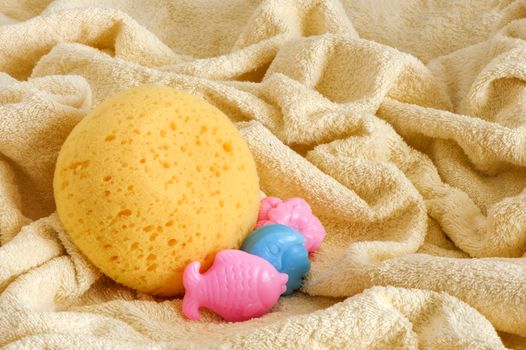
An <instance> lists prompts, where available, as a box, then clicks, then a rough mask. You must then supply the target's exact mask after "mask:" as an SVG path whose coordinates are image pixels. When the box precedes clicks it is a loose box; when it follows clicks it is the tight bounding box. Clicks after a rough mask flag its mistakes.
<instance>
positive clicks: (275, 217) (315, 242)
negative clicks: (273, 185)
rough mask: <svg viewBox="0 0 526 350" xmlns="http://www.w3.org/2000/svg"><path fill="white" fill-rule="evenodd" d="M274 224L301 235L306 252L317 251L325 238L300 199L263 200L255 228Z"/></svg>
mask: <svg viewBox="0 0 526 350" xmlns="http://www.w3.org/2000/svg"><path fill="white" fill-rule="evenodd" d="M275 224H280V225H285V226H289V227H291V228H293V229H294V230H296V231H298V232H299V233H301V234H302V235H303V237H305V244H304V247H305V249H307V251H308V252H314V251H316V250H318V249H319V248H320V245H321V242H322V241H323V238H324V237H325V229H324V228H323V225H322V224H321V222H320V220H318V218H317V217H316V216H314V214H313V213H312V210H311V208H310V206H309V204H308V203H307V202H306V201H305V200H304V199H302V198H289V199H287V200H284V201H282V200H281V199H279V198H277V197H266V198H263V199H262V200H261V204H260V207H259V216H258V221H257V223H256V228H260V227H262V226H266V225H275Z"/></svg>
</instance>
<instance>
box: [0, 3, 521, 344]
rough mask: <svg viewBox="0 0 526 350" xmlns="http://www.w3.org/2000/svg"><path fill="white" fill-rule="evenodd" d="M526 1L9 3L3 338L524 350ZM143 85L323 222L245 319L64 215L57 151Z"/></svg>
mask: <svg viewBox="0 0 526 350" xmlns="http://www.w3.org/2000/svg"><path fill="white" fill-rule="evenodd" d="M524 17H526V4H525V3H524V1H511V0H500V1H499V0H486V1H481V0H478V1H475V0H466V1H440V0H434V1H423V0H405V1H402V0H396V1H395V0H378V1H368V0H340V1H338V0H326V1H323V0H318V1H316V0H303V1H300V0H297V1H293V0H267V1H249V0H236V1H224V0H213V1H211V0H199V1H197V0H195V1H185V0H177V1H176V0H159V1H155V2H154V1H138V0H135V1H134V0H56V1H50V0H24V1H22V0H4V1H1V2H0V71H1V72H3V73H0V87H1V88H0V242H1V243H0V244H1V246H0V346H5V347H6V348H7V349H35V348H59V349H80V348H82V349H106V348H107V349H120V348H122V349H145V348H150V349H193V348H196V349H197V348H199V349H201V348H222V349H227V348H237V349H243V348H247V349H248V348H250V349H258V348H275V349H281V348H290V349H302V348H303V349H323V348H325V349H344V348H349V349H502V348H504V347H509V348H516V349H521V348H526V345H525V344H526V85H525V83H524V81H523V80H526V41H525V40H526V18H524ZM144 83H155V84H162V85H168V86H171V87H174V88H178V89H182V90H185V91H187V92H190V93H193V94H195V95H198V96H201V97H203V98H205V99H206V100H207V101H209V102H210V103H212V104H213V105H215V106H216V107H218V108H219V109H221V110H222V111H223V112H224V113H225V114H226V115H228V116H229V117H230V118H231V120H232V121H234V122H235V123H236V126H237V127H238V128H239V130H240V131H241V133H242V135H243V137H244V138H245V139H246V140H247V142H248V144H249V147H250V149H251V151H252V153H253V155H254V158H255V160H256V163H257V167H258V173H259V176H260V182H261V187H262V190H263V191H264V192H265V193H266V194H267V195H273V196H278V197H282V198H287V197H296V196H298V197H303V198H305V199H306V200H307V201H308V202H309V204H311V206H312V208H313V211H314V213H315V214H316V215H317V216H318V217H319V218H320V220H321V222H322V223H323V224H324V226H325V228H326V230H327V236H326V238H325V241H324V243H323V244H322V246H321V248H320V250H319V251H318V252H316V253H315V254H314V256H313V261H312V269H311V271H310V273H309V275H308V278H307V280H306V282H305V284H304V286H303V288H302V292H300V293H295V294H294V295H291V296H288V297H283V298H281V300H280V302H279V304H278V305H276V306H275V308H274V309H273V312H271V313H269V314H267V315H265V316H264V317H262V318H259V319H254V320H251V321H247V322H243V323H230V324H229V323H224V322H222V321H220V319H219V318H218V317H217V316H215V315H212V314H211V313H204V317H203V319H202V320H201V321H198V322H195V321H188V320H186V319H185V318H184V317H183V316H182V314H181V300H180V299H175V300H161V299H154V298H152V297H150V296H148V295H144V294H140V293H137V292H134V291H132V290H129V289H127V288H124V287H122V286H119V285H117V284H116V283H114V282H112V281H111V280H109V279H108V278H106V277H104V276H102V275H101V273H100V272H99V271H97V270H96V269H95V268H94V267H93V266H92V265H91V264H90V263H89V262H88V261H87V260H86V259H85V258H84V257H83V256H82V255H81V254H79V252H78V251H77V250H76V248H75V247H74V246H73V245H72V244H71V243H70V242H69V240H68V239H67V235H66V234H65V233H64V231H63V228H62V226H61V224H60V221H59V219H58V217H57V215H56V213H55V206H54V201H53V191H52V181H53V170H54V164H55V160H56V157H57V153H58V151H59V149H60V146H61V144H62V143H63V141H64V139H65V137H66V136H67V135H68V133H69V132H70V131H71V129H72V128H73V127H74V125H75V124H76V123H77V122H78V121H79V120H80V119H81V118H82V117H83V116H84V115H86V114H87V113H88V112H89V111H90V110H91V109H92V108H93V107H94V106H96V105H98V104H100V103H101V102H102V101H103V100H104V99H105V98H107V97H108V96H111V95H113V94H115V93H117V92H118V91H121V90H123V89H126V88H128V87H131V86H137V85H140V84H144Z"/></svg>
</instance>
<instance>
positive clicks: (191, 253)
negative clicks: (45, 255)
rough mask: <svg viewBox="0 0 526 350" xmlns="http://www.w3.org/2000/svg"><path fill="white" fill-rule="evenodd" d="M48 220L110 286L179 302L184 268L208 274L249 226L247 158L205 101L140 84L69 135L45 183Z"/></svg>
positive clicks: (253, 196)
mask: <svg viewBox="0 0 526 350" xmlns="http://www.w3.org/2000/svg"><path fill="white" fill-rule="evenodd" d="M54 192H55V200H56V205H57V212H58V215H59V217H60V219H61V221H62V223H63V225H64V228H65V230H66V232H67V233H68V235H69V236H70V238H71V240H72V241H73V243H75V244H76V246H77V247H78V248H79V249H80V251H82V253H84V254H85V255H86V257H87V258H88V259H89V260H90V261H91V262H92V263H93V264H94V265H96V266H97V267H99V268H100V269H101V270H102V271H103V272H104V273H105V274H106V275H108V276H109V277H111V278H112V279H114V280H116V281H118V282H120V283H122V284H124V285H126V286H129V287H131V288H134V289H137V290H139V291H142V292H145V293H150V294H156V295H163V296H175V295H180V294H181V293H182V292H183V291H184V288H183V285H182V273H183V270H184V268H185V267H186V265H187V264H188V263H189V262H191V261H194V260H199V261H201V262H202V263H203V265H204V267H205V268H206V267H208V266H209V265H210V264H211V263H212V261H213V258H214V256H215V254H216V253H217V252H218V251H219V250H222V249H236V248H239V245H240V244H241V242H242V241H243V239H244V238H245V237H246V235H247V234H248V233H250V230H251V229H252V228H253V227H254V224H255V222H256V219H257V213H258V206H259V186H258V176H257V173H256V167H255V164H254V160H253V159H252V155H251V154H250V151H249V149H248V147H247V145H246V143H245V141H244V140H243V139H242V138H241V135H240V134H239V132H238V131H237V129H236V128H235V127H234V125H233V124H232V123H231V122H230V120H229V119H228V118H227V117H226V116H225V115H224V114H223V113H222V112H221V111H219V110H218V109H217V108H215V107H214V106H212V105H210V104H208V103H207V102H205V101H203V100H201V99H199V98H197V97H195V96H192V95H189V94H187V93H184V92H182V91H178V90H174V89H172V88H168V87H161V86H155V85H144V86H141V87H138V88H133V89H130V90H127V91H124V92H122V93H120V94H118V95H116V96H114V97H112V98H110V99H108V100H107V101H105V102H104V103H102V104H101V105H100V106H98V107H97V108H96V109H94V110H93V111H92V112H91V113H90V114H89V115H88V116H86V117H85V118H84V119H83V120H82V121H81V122H80V123H79V124H78V125H77V126H76V127H75V128H74V129H73V131H72V132H71V134H70V135H69V136H68V138H67V140H66V142H65V143H64V145H63V146H62V149H61V151H60V154H59V157H58V160H57V165H56V169H55V178H54Z"/></svg>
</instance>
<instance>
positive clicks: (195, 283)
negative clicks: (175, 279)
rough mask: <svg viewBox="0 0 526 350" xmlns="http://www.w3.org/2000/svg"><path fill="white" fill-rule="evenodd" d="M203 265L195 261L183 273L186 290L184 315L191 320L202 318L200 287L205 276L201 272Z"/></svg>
mask: <svg viewBox="0 0 526 350" xmlns="http://www.w3.org/2000/svg"><path fill="white" fill-rule="evenodd" d="M200 268H201V264H200V263H199V262H198V261H194V262H193V263H191V264H190V265H188V266H187V267H186V268H185V270H184V273H183V285H184V289H185V293H184V299H183V313H184V315H185V316H186V317H188V318H189V319H191V320H198V319H199V318H200V317H201V314H200V313H199V307H200V306H201V305H200V304H201V301H200V300H199V285H200V284H201V281H202V280H203V276H201V273H200V272H199V269H200Z"/></svg>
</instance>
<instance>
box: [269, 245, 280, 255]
mask: <svg viewBox="0 0 526 350" xmlns="http://www.w3.org/2000/svg"><path fill="white" fill-rule="evenodd" d="M269 250H270V253H271V254H272V255H278V254H279V252H280V249H279V247H278V245H277V244H270V245H269Z"/></svg>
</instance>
